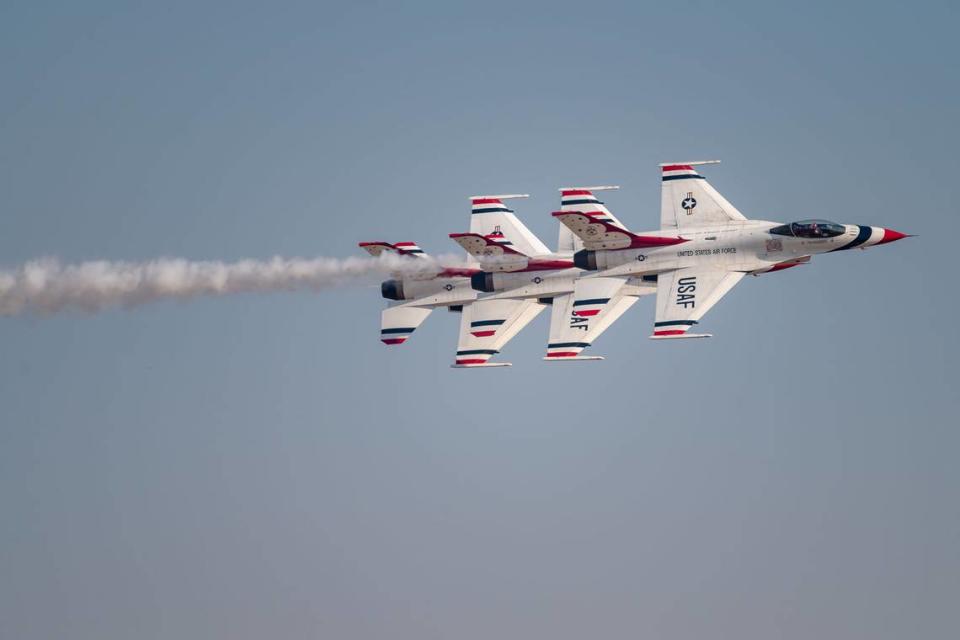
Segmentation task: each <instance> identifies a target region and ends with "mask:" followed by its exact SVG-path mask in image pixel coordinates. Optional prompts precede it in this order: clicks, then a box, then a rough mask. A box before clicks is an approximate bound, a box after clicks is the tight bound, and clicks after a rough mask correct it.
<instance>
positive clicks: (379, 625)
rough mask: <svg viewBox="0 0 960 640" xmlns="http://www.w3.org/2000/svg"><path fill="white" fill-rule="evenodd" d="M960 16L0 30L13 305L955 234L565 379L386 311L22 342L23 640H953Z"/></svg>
mask: <svg viewBox="0 0 960 640" xmlns="http://www.w3.org/2000/svg"><path fill="white" fill-rule="evenodd" d="M958 17H960V16H958V10H957V9H956V7H955V5H953V4H951V3H914V4H911V5H909V6H906V5H902V6H899V5H894V4H887V3H804V4H802V5H800V4H797V5H793V6H783V5H775V4H771V3H732V4H726V5H724V6H722V7H718V6H714V5H713V4H712V3H702V2H688V3H674V4H670V5H667V4H664V3H658V4H651V5H646V4H643V3H591V4H589V5H584V4H582V3H581V4H572V3H570V4H565V3H549V4H528V3H521V4H516V3H502V4H501V3H483V4H482V5H478V4H470V5H463V4H459V3H437V4H433V3H413V4H411V5H408V6H399V5H397V4H395V3H350V4H344V5H336V4H324V3H284V4H282V5H281V6H269V5H265V4H263V5H261V4H258V3H229V4H227V3H222V4H217V3H177V2H174V3H166V4H164V5H163V6H162V7H161V6H155V5H153V4H151V3H126V2H124V3H121V2H93V3H86V4H84V5H83V6H80V5H75V4H69V3H43V4H39V3H21V2H8V3H6V4H4V5H3V7H2V8H0V81H2V85H0V86H2V91H0V140H2V144H0V212H2V215H0V263H2V264H3V265H5V266H8V267H12V266H16V265H17V264H19V263H21V262H22V261H24V260H28V259H31V258H34V257H38V256H57V257H59V258H61V259H62V260H65V261H77V260H83V259H93V258H106V259H124V260H140V259H147V258H152V257H158V256H182V257H186V258H190V259H223V260H233V259H239V258H246V257H253V258H267V257H270V256H273V255H284V256H304V257H310V256H316V255H325V256H348V255H354V254H356V251H357V249H356V243H357V241H360V240H379V239H384V240H392V241H399V240H415V241H417V242H418V243H420V244H421V246H423V248H424V249H426V250H427V251H429V252H433V253H447V252H450V251H452V250H453V249H455V246H454V245H453V244H452V243H451V242H450V241H449V239H448V238H447V234H448V233H449V232H452V231H464V230H466V229H467V226H468V224H469V221H468V202H467V199H466V198H467V196H469V195H472V194H475V193H489V192H500V193H502V192H516V191H519V192H525V193H530V194H531V195H532V197H531V199H530V200H528V201H524V202H522V203H519V204H518V206H517V212H518V214H519V215H520V216H521V217H522V219H523V220H525V221H526V222H527V223H528V224H529V226H530V227H531V228H532V229H533V230H534V231H535V232H536V233H538V234H539V235H540V236H541V237H542V238H543V239H544V240H545V241H546V242H547V243H548V244H553V242H555V237H556V227H555V222H554V221H553V220H552V219H551V218H550V216H549V212H550V211H552V210H554V209H555V208H556V206H557V204H558V197H557V196H558V194H557V191H556V189H557V187H560V186H566V185H570V184H598V183H599V184H604V183H613V184H620V185H621V186H622V189H621V190H620V191H619V192H616V193H613V194H610V195H609V196H608V197H607V198H606V202H607V203H608V205H609V206H610V207H611V209H612V210H613V211H614V212H615V213H616V214H617V216H618V217H619V218H620V219H621V220H623V221H624V222H625V223H626V224H628V225H629V226H631V227H632V228H636V229H641V230H642V229H650V228H655V226H656V224H657V211H658V207H659V183H658V180H657V178H658V175H657V169H656V164H657V163H658V162H662V161H666V160H689V159H694V158H713V157H718V158H721V159H722V160H723V161H724V162H723V164H722V165H719V166H718V167H712V168H710V171H709V174H708V175H709V177H710V179H711V182H712V183H713V184H714V185H715V186H716V187H717V188H718V189H719V190H720V192H721V193H723V194H724V195H725V196H726V197H727V198H728V199H730V200H731V201H732V202H733V203H734V204H735V205H736V206H737V207H738V208H739V209H740V210H741V211H743V212H744V213H745V214H746V215H748V216H750V217H757V218H764V219H770V220H782V221H789V220H795V219H801V218H808V217H824V218H829V219H833V220H837V221H840V222H847V223H859V224H872V225H877V226H887V227H892V228H894V229H897V230H900V231H903V232H908V233H915V234H919V237H918V238H915V239H911V240H905V241H903V242H898V243H896V244H894V245H890V246H885V247H880V248H876V249H872V250H869V251H866V252H859V251H851V252H843V253H842V254H837V255H830V256H821V257H819V258H815V259H814V260H813V262H812V263H811V265H809V266H806V267H803V268H798V269H792V270H788V271H785V272H783V273H778V274H772V275H769V276H765V277H759V278H755V279H754V278H749V279H747V280H745V281H744V282H743V284H742V285H741V286H739V287H737V289H736V290H734V291H733V292H732V293H731V294H730V295H729V296H727V297H726V298H725V299H724V300H723V301H722V302H721V303H720V304H719V305H717V307H715V308H714V310H713V311H712V312H711V313H710V314H709V316H707V318H706V319H705V321H704V323H703V327H704V329H705V330H706V331H710V332H712V333H714V334H715V336H716V337H715V338H714V339H712V340H708V341H691V343H683V342H680V343H667V344H663V343H654V342H651V341H649V340H647V339H646V336H647V335H649V332H650V327H651V323H652V320H653V306H652V301H651V300H649V299H647V300H642V301H641V302H640V303H638V304H637V305H636V306H635V307H634V308H633V309H631V311H630V312H629V313H628V314H627V315H626V316H625V317H624V318H622V319H621V320H620V322H619V323H618V324H617V325H615V326H614V327H613V328H612V329H611V330H610V331H608V332H607V334H605V335H604V337H603V338H602V339H601V340H600V341H599V342H598V343H597V345H596V346H595V347H594V350H595V351H596V352H597V353H602V354H604V355H606V356H608V359H607V360H605V361H604V362H601V363H580V364H570V365H559V364H555V365H549V364H546V363H543V362H542V361H541V360H540V357H541V355H542V353H543V349H544V346H545V343H546V334H547V318H546V316H544V317H542V318H540V319H538V320H537V321H535V322H534V323H533V324H532V325H531V326H530V327H528V328H527V329H526V331H525V332H524V333H523V334H522V335H520V336H519V337H518V338H517V339H516V340H514V341H513V342H512V343H511V344H510V345H509V346H508V348H507V350H506V352H505V353H504V354H503V356H502V359H504V360H509V361H512V362H513V363H514V367H512V368H511V369H499V370H490V371H456V370H451V369H449V368H448V364H449V363H450V362H451V361H452V357H453V351H454V348H455V341H456V317H455V316H452V315H450V314H446V313H435V314H434V316H433V317H431V318H430V319H429V320H428V321H427V322H426V323H425V324H424V326H423V328H422V329H420V330H419V331H418V332H417V334H416V335H415V336H414V337H413V339H411V341H410V342H409V343H408V344H406V345H404V347H402V348H398V349H388V348H385V347H384V346H383V345H382V344H380V342H379V340H378V330H379V324H378V316H379V311H380V309H381V307H382V304H381V303H382V300H381V299H380V298H379V295H378V292H377V290H376V288H354V289H342V290H336V291H331V292H325V293H322V294H302V293H298V294H276V295H249V296H237V297H231V298H221V299H203V300H195V301H190V302H165V303H160V304H156V305H152V306H148V307H141V308H138V309H135V310H129V311H125V310H116V311H110V312H106V313H102V314H98V315H87V314H79V313H70V314H63V315H57V316H42V317H36V316H22V317H15V318H3V319H0V320H2V322H0V342H2V345H3V349H2V352H3V358H0V506H2V508H3V516H2V518H0V575H2V576H3V578H2V580H0V636H3V637H16V638H20V639H23V640H30V639H33V638H49V637H63V636H68V635H69V636H70V637H72V638H98V639H103V638H129V637H137V638H168V637H203V638H221V637H223V638H226V637H230V638H262V637H264V636H266V635H270V636H271V637H279V638H300V637H306V636H311V637H317V636H320V637H336V638H344V639H350V638H377V637H387V636H389V637H393V638H411V639H413V638H416V639H418V640H419V639H423V638H450V637H457V638H461V639H472V638H489V637H491V636H493V635H497V636H500V637H551V638H555V639H564V638H582V637H584V636H586V635H588V634H589V635H593V636H599V635H603V636H605V637H614V638H619V637H636V636H637V635H647V636H656V637H661V638H675V639H686V638H702V637H704V636H705V635H710V636H711V637H718V636H719V637H738V638H743V637H771V636H776V637H781V638H798V639H799V638H804V639H806V638H809V637H813V636H822V637H836V638H871V639H876V638H891V639H893V638H897V639H899V638H903V637H907V636H924V637H951V636H955V635H956V634H957V632H958V631H960V627H958V623H957V617H956V606H955V603H956V601H957V599H958V597H960V549H958V531H960V509H958V506H957V500H956V488H957V486H958V482H960V471H958V470H957V465H956V452H957V447H958V445H960V437H958V435H957V429H956V426H955V424H954V423H955V421H956V419H955V415H956V413H957V409H958V400H957V393H956V388H957V374H956V369H955V362H956V361H957V356H958V345H957V338H956V332H955V331H954V330H953V327H952V324H951V319H952V318H953V317H954V316H955V315H956V314H957V302H956V290H957V286H956V283H955V276H956V272H957V269H956V260H955V254H956V247H955V243H954V242H953V241H952V237H951V236H952V230H953V228H954V226H955V224H956V217H957V207H956V205H955V202H956V201H957V199H958V196H960V193H958V187H957V181H956V178H955V176H956V175H957V173H958V171H960V167H958V161H957V152H956V150H957V148H958V144H960V129H958V127H957V125H956V122H955V119H956V114H957V113H958V108H960V82H958V77H957V68H958V52H957V45H956V43H955V33H954V32H955V27H956V24H957V21H958Z"/></svg>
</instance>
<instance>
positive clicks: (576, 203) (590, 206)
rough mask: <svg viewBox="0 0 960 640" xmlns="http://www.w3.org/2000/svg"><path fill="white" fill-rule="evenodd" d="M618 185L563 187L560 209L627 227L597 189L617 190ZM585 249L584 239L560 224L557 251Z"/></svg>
mask: <svg viewBox="0 0 960 640" xmlns="http://www.w3.org/2000/svg"><path fill="white" fill-rule="evenodd" d="M619 188H620V187H618V186H616V185H601V186H596V187H562V188H561V189H560V210H561V211H580V212H583V213H588V214H590V215H593V216H596V218H597V219H598V220H603V221H604V222H609V223H610V224H612V225H614V226H617V227H620V228H625V227H624V226H623V224H622V223H621V222H620V221H619V220H617V219H616V217H615V216H614V215H613V214H612V213H610V210H609V209H607V207H606V205H605V204H604V203H603V202H601V201H600V200H599V199H598V198H597V196H596V195H594V192H595V191H615V190H617V189H619ZM580 249H583V241H582V240H580V238H578V237H577V236H576V235H575V234H574V233H573V231H571V230H570V228H569V227H567V226H566V225H560V237H559V239H558V241H557V253H575V252H577V251H579V250H580Z"/></svg>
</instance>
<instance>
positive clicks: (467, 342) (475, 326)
mask: <svg viewBox="0 0 960 640" xmlns="http://www.w3.org/2000/svg"><path fill="white" fill-rule="evenodd" d="M545 307H546V305H543V304H540V303H539V302H537V301H536V300H477V301H476V302H474V303H473V304H471V305H469V306H465V307H464V308H463V313H462V314H461V317H460V338H459V340H458V341H457V357H456V359H455V362H454V364H453V366H454V367H458V368H459V367H507V366H510V363H508V362H487V361H488V360H489V359H490V358H491V357H492V356H493V355H495V354H497V353H499V352H500V350H501V349H503V347H504V346H506V344H507V342H509V341H510V340H511V339H512V338H513V337H514V336H515V335H517V333H519V332H520V330H521V329H523V328H524V327H525V326H527V324H529V323H530V321H531V320H533V319H534V318H536V317H537V315H538V314H539V313H540V312H541V311H543V309H544V308H545Z"/></svg>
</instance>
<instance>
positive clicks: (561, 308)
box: [544, 277, 656, 362]
mask: <svg viewBox="0 0 960 640" xmlns="http://www.w3.org/2000/svg"><path fill="white" fill-rule="evenodd" d="M632 282H634V281H633V279H631V278H627V277H611V278H607V277H601V278H581V279H579V280H577V282H576V285H575V287H574V291H573V293H567V294H564V295H561V296H556V297H554V299H553V309H552V311H551V315H550V339H549V342H548V343H547V355H546V356H545V357H544V360H548V361H552V362H558V361H564V360H602V357H600V356H581V355H580V352H581V351H582V350H583V349H585V348H586V347H589V346H590V345H591V344H593V342H594V341H595V340H596V339H597V338H599V337H600V334H602V333H603V332H604V331H606V330H607V329H608V328H609V327H610V326H611V325H612V324H613V323H614V322H616V321H617V319H619V318H620V316H622V315H623V314H624V313H625V312H626V311H627V309H629V308H630V307H632V306H633V305H634V304H635V303H636V301H637V300H638V299H639V297H640V296H642V295H647V294H651V293H653V292H654V291H656V289H655V288H654V287H653V286H652V285H647V286H637V285H636V284H632Z"/></svg>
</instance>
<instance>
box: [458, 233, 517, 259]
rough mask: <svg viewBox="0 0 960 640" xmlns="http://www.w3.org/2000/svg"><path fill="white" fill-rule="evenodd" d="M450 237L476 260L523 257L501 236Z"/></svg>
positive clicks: (471, 234)
mask: <svg viewBox="0 0 960 640" xmlns="http://www.w3.org/2000/svg"><path fill="white" fill-rule="evenodd" d="M450 237H451V238H453V241H454V242H456V243H457V244H459V245H460V246H461V247H463V248H464V249H465V250H466V251H467V253H469V254H470V255H472V256H476V257H478V258H490V257H498V256H511V255H512V256H522V255H524V254H522V253H520V252H519V251H517V250H516V249H514V248H513V246H512V243H511V242H510V241H509V240H506V239H504V238H503V236H502V235H500V236H498V235H494V234H490V235H486V236H482V235H480V234H479V233H451V234H450Z"/></svg>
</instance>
